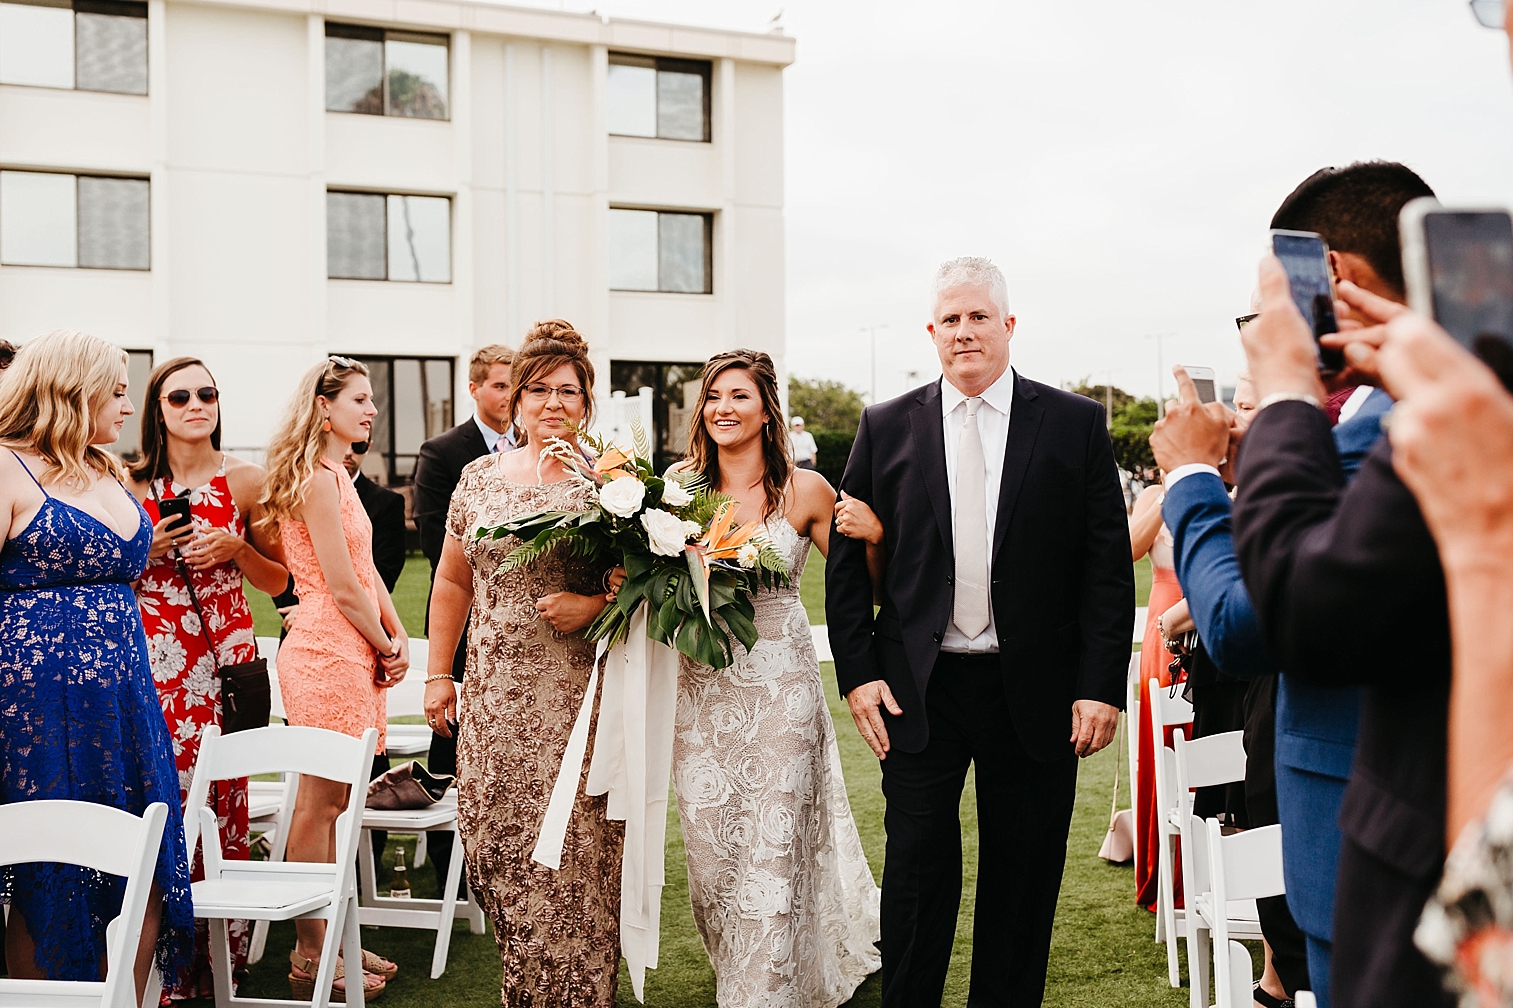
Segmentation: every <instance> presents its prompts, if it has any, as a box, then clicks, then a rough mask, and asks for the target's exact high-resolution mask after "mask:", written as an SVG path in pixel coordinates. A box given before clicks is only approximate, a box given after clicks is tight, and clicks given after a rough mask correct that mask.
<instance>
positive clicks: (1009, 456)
mask: <svg viewBox="0 0 1513 1008" xmlns="http://www.w3.org/2000/svg"><path fill="white" fill-rule="evenodd" d="M1044 416H1045V407H1044V406H1042V405H1041V404H1040V402H1039V393H1037V392H1036V391H1035V387H1034V386H1033V385H1031V384H1030V383H1029V382H1028V381H1026V380H1025V379H1024V378H1021V377H1020V376H1019V373H1018V372H1017V371H1016V372H1015V373H1014V406H1013V408H1012V409H1011V410H1010V412H1009V442H1008V444H1007V445H1006V446H1005V448H1004V453H1003V480H1002V482H1001V483H1000V484H999V487H998V518H997V519H996V520H995V521H994V523H993V556H994V557H997V556H998V550H999V549H1000V548H1001V547H1002V546H1003V538H1004V535H1005V533H1006V532H1007V531H1008V528H1009V519H1010V518H1011V517H1012V516H1013V514H1014V503H1015V502H1016V501H1017V500H1018V499H1019V489H1020V487H1021V486H1023V485H1024V474H1025V470H1027V469H1028V468H1029V466H1030V456H1031V455H1033V454H1034V451H1035V436H1036V434H1038V433H1039V432H1040V421H1041V418H1042V417H1044Z"/></svg>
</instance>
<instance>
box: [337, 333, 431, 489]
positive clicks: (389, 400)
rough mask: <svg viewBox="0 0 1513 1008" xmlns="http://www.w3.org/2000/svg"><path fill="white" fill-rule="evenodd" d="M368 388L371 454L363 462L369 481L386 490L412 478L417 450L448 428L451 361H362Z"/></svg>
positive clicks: (368, 359) (390, 359)
mask: <svg viewBox="0 0 1513 1008" xmlns="http://www.w3.org/2000/svg"><path fill="white" fill-rule="evenodd" d="M353 357H354V358H355V359H356V360H360V361H362V362H363V363H364V364H366V365H367V366H368V375H369V379H370V380H371V381H372V383H373V405H374V406H376V407H377V408H378V416H376V417H374V418H373V449H372V451H370V452H368V456H367V458H366V459H364V460H363V461H364V464H363V471H364V472H366V473H367V474H368V476H369V478H372V479H377V480H378V481H379V482H381V483H384V484H387V485H388V486H406V485H408V484H410V483H412V482H414V479H415V460H416V459H417V458H418V457H419V456H420V446H421V445H422V444H423V443H424V442H426V441H427V440H429V439H430V438H433V437H435V436H436V435H437V434H440V433H441V432H442V431H444V430H446V429H447V428H449V427H451V426H452V389H453V388H454V387H455V382H456V377H457V376H456V361H454V360H452V358H450V357H362V356H358V355H356V354H354V355H353Z"/></svg>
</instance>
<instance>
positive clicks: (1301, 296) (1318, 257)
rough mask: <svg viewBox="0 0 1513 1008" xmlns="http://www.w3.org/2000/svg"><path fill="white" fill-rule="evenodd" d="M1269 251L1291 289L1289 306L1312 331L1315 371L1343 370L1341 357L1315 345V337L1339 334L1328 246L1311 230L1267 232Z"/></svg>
mask: <svg viewBox="0 0 1513 1008" xmlns="http://www.w3.org/2000/svg"><path fill="white" fill-rule="evenodd" d="M1270 233H1271V251H1272V254H1273V255H1275V256H1276V257H1277V258H1278V259H1280V260H1281V261H1282V269H1283V270H1285V271H1286V272H1287V284H1288V286H1289V287H1290V288H1291V289H1292V303H1293V304H1295V305H1297V306H1298V311H1299V312H1301V313H1302V314H1303V319H1304V320H1305V321H1306V322H1307V323H1308V326H1309V328H1310V329H1311V330H1313V344H1314V349H1315V351H1317V353H1318V355H1319V370H1320V371H1321V372H1323V373H1324V374H1333V373H1334V372H1336V371H1343V370H1344V369H1345V354H1344V352H1343V351H1340V350H1331V349H1329V348H1328V347H1323V346H1319V337H1320V336H1324V335H1326V334H1328V333H1332V332H1339V329H1340V326H1339V322H1338V321H1336V319H1335V317H1334V272H1333V271H1332V270H1331V269H1330V268H1329V246H1328V244H1326V243H1325V241H1324V238H1323V236H1321V235H1317V234H1315V233H1314V232H1312V231H1283V230H1279V229H1274V230H1272V231H1271V232H1270Z"/></svg>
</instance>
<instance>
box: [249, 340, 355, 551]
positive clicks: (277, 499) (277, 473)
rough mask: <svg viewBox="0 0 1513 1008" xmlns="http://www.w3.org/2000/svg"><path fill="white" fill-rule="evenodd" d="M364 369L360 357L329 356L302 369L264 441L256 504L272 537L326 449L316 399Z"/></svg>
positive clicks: (299, 500)
mask: <svg viewBox="0 0 1513 1008" xmlns="http://www.w3.org/2000/svg"><path fill="white" fill-rule="evenodd" d="M367 374H368V369H367V367H366V366H365V365H364V364H363V363H362V362H361V361H355V360H352V359H351V358H349V357H336V356H331V357H327V358H326V359H325V360H323V361H321V362H320V363H319V364H317V365H315V367H313V368H311V369H310V370H309V371H306V372H305V376H304V377H303V378H301V379H300V380H299V387H298V388H297V389H295V391H294V395H293V397H292V398H291V399H290V400H289V405H288V406H286V407H285V408H284V418H283V419H282V420H281V421H279V425H278V427H277V429H276V430H274V432H273V437H272V438H271V439H270V440H269V442H268V455H267V458H266V459H265V466H266V468H267V470H268V478H267V481H266V482H265V483H264V484H263V496H262V498H261V499H260V500H259V501H258V503H260V504H262V505H263V518H262V522H261V524H262V525H263V526H264V527H265V528H267V529H268V530H269V532H270V534H271V536H272V538H275V539H276V538H278V523H279V522H280V521H281V520H283V519H285V518H289V517H291V516H292V515H293V514H294V512H296V511H298V510H299V509H300V508H301V507H302V506H304V503H305V494H306V493H307V492H309V489H310V479H311V477H312V476H314V475H315V471H316V470H317V469H319V468H320V457H321V455H323V454H325V451H326V439H327V438H328V437H330V434H329V433H328V432H327V431H325V430H323V429H322V428H323V427H324V426H325V422H326V418H325V415H324V414H323V413H321V410H320V404H319V403H317V402H316V400H317V399H318V398H320V397H325V398H326V399H334V398H336V396H337V395H339V394H340V393H341V391H342V389H344V388H346V387H347V383H348V382H349V381H351V380H352V379H353V377H355V376H357V375H363V376H364V377H366V376H367Z"/></svg>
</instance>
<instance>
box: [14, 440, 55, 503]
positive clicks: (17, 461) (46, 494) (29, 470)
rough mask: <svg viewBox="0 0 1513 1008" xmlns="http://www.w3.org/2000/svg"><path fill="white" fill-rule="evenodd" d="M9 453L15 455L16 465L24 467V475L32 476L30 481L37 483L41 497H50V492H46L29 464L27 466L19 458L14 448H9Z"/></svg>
mask: <svg viewBox="0 0 1513 1008" xmlns="http://www.w3.org/2000/svg"><path fill="white" fill-rule="evenodd" d="M10 453H11V454H12V455H15V456H16V463H17V464H18V465H20V466H21V468H22V469H25V470H26V475H28V476H30V477H31V478H32V482H33V483H35V484H37V489H38V490H41V491H42V496H43V497H49V498H50V497H52V494H50V493H48V492H47V488H46V487H45V486H43V485H42V481H41V480H39V479H37V475H36V473H34V472H32V470H31V466H29V465H27V464H26V463H25V462H23V461H22V460H21V456H20V455H17V454H16V450H15V449H14V448H12V449H11V450H10Z"/></svg>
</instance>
